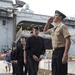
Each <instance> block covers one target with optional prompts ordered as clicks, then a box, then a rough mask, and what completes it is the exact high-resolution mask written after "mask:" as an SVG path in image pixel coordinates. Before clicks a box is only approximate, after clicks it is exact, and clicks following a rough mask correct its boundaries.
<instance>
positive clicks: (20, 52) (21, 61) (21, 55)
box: [16, 37, 27, 75]
mask: <svg viewBox="0 0 75 75" xmlns="http://www.w3.org/2000/svg"><path fill="white" fill-rule="evenodd" d="M25 46H26V42H25V37H21V38H20V43H19V44H18V46H17V50H16V63H17V66H18V75H23V66H25V72H24V74H25V75H27V64H26V52H25Z"/></svg>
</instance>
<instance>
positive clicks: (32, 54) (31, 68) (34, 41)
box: [26, 26, 45, 75]
mask: <svg viewBox="0 0 75 75" xmlns="http://www.w3.org/2000/svg"><path fill="white" fill-rule="evenodd" d="M32 32H33V33H32V35H31V37H29V38H28V39H27V41H26V53H27V60H28V75H37V71H38V65H39V62H40V61H41V60H42V59H43V55H44V53H45V45H44V39H43V38H42V37H40V36H38V34H39V27H38V26H34V27H33V31H32Z"/></svg>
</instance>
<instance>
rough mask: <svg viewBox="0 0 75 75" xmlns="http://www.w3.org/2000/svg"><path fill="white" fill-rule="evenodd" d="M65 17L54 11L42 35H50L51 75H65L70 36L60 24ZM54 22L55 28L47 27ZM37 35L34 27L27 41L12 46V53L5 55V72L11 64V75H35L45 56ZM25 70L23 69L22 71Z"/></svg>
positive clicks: (64, 26) (22, 38) (42, 41)
mask: <svg viewBox="0 0 75 75" xmlns="http://www.w3.org/2000/svg"><path fill="white" fill-rule="evenodd" d="M65 17H66V16H65V15H64V14H63V13H61V12H60V11H58V10H56V11H55V15H54V17H51V18H50V19H49V20H48V21H47V23H46V25H45V27H44V31H43V32H44V33H45V34H50V35H52V47H53V54H52V75H67V59H68V58H67V57H68V51H69V48H70V34H69V32H68V29H67V26H66V25H65V24H63V23H62V20H63V19H64V18H65ZM52 22H54V23H55V26H54V27H53V28H51V29H48V28H49V25H51V23H52ZM38 34H39V27H38V26H34V27H33V29H32V35H31V37H29V38H28V39H27V40H25V37H21V38H20V43H18V45H17V46H16V45H15V44H13V46H12V52H10V50H9V53H7V54H6V57H5V59H6V63H7V64H8V65H6V72H7V66H8V67H9V71H10V65H11V62H12V67H13V75H27V73H28V75H37V72H38V66H39V62H40V61H41V60H42V59H43V55H44V54H45V50H46V49H45V45H44V39H43V38H42V37H40V36H38ZM23 68H25V69H23Z"/></svg>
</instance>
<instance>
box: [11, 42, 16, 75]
mask: <svg viewBox="0 0 75 75" xmlns="http://www.w3.org/2000/svg"><path fill="white" fill-rule="evenodd" d="M15 56H16V44H15V43H13V45H12V51H11V61H12V70H13V72H12V74H13V75H16V73H17V70H16V69H17V65H16V63H15V60H16V59H15Z"/></svg>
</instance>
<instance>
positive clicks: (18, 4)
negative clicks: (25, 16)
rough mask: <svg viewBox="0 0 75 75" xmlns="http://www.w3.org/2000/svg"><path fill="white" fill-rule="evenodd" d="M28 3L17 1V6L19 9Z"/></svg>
mask: <svg viewBox="0 0 75 75" xmlns="http://www.w3.org/2000/svg"><path fill="white" fill-rule="evenodd" d="M25 4H26V3H25V2H24V1H21V0H16V5H17V6H18V7H23V6H24V5H25Z"/></svg>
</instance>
